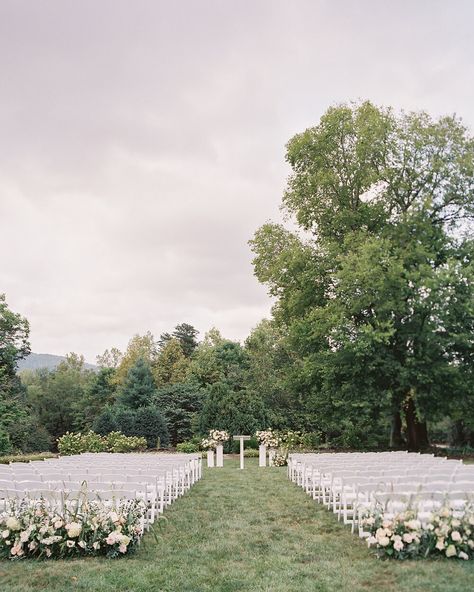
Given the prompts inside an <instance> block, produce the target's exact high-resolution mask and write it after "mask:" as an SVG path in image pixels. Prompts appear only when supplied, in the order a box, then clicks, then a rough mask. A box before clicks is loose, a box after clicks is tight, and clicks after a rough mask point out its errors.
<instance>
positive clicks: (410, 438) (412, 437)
mask: <svg viewBox="0 0 474 592" xmlns="http://www.w3.org/2000/svg"><path fill="white" fill-rule="evenodd" d="M404 411H405V421H406V424H407V445H408V450H423V449H424V448H428V446H429V442H428V428H427V425H426V421H420V420H419V419H418V416H417V413H416V406H415V400H414V397H413V393H411V392H410V393H409V395H408V397H407V399H406V401H405V404H404Z"/></svg>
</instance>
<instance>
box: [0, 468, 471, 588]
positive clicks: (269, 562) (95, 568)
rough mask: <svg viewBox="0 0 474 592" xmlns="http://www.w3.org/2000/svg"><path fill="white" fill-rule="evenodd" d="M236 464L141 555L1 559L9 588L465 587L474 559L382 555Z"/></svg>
mask: <svg viewBox="0 0 474 592" xmlns="http://www.w3.org/2000/svg"><path fill="white" fill-rule="evenodd" d="M237 466H238V463H237V461H236V460H227V459H226V466H225V468H224V469H214V470H210V471H206V473H205V477H204V479H203V480H202V481H201V482H200V483H198V484H197V485H196V486H195V487H194V488H193V490H192V491H191V492H189V493H188V494H187V495H186V496H185V497H184V498H182V499H180V500H179V501H177V502H176V503H175V504H174V505H173V507H172V508H171V509H170V510H169V511H167V512H166V514H165V516H166V519H164V520H163V521H162V522H161V524H160V526H157V527H156V532H157V535H158V542H155V540H154V539H153V537H151V536H149V535H148V536H147V537H146V541H145V542H146V545H144V546H142V548H141V549H140V551H139V553H137V554H136V555H135V556H133V557H130V558H127V559H122V560H117V561H108V560H104V559H90V560H72V561H51V562H32V561H23V562H15V563H10V562H5V561H3V562H0V590H2V591H5V592H27V591H28V592H30V591H34V590H38V591H39V590H41V591H42V592H50V591H51V592H56V591H58V592H59V591H61V592H66V591H67V592H70V591H75V590H84V591H85V590H87V591H88V592H95V591H97V592H99V591H100V592H109V591H110V592H112V591H113V592H125V591H126V592H160V591H162V592H237V591H239V592H240V591H242V592H243V591H245V592H264V591H265V592H310V591H311V592H318V591H321V592H322V591H324V592H340V591H341V592H345V591H350V592H357V591H367V590H373V591H374V592H379V591H383V592H395V591H396V592H399V591H400V592H405V591H406V592H422V591H423V592H468V591H470V590H474V562H470V563H469V564H468V563H467V562H466V563H460V562H456V561H417V562H405V563H395V562H388V561H380V560H377V559H376V558H375V557H374V556H373V553H371V552H370V551H369V550H368V549H367V547H366V545H365V544H364V543H363V542H361V541H359V540H358V539H357V537H355V536H353V535H351V533H350V532H349V531H348V529H347V528H345V527H343V526H342V525H340V524H339V523H338V522H337V520H336V519H335V518H334V516H333V515H332V514H330V513H329V512H327V511H326V510H324V509H323V508H321V507H320V506H318V505H317V504H315V503H314V502H312V501H311V500H310V498H309V497H307V496H306V495H305V494H304V493H303V492H302V491H301V490H299V489H298V488H296V487H295V486H294V485H292V484H291V483H289V482H288V481H287V480H286V476H285V472H284V469H265V470H264V469H258V467H257V464H256V461H255V460H254V459H252V460H247V466H246V469H245V470H244V471H239V470H238V468H237Z"/></svg>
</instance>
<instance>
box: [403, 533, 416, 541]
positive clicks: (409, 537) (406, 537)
mask: <svg viewBox="0 0 474 592" xmlns="http://www.w3.org/2000/svg"><path fill="white" fill-rule="evenodd" d="M402 538H403V541H404V542H405V543H408V544H410V543H412V542H413V535H412V534H410V533H409V532H405V533H404V534H403V537H402Z"/></svg>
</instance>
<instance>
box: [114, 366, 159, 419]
mask: <svg viewBox="0 0 474 592" xmlns="http://www.w3.org/2000/svg"><path fill="white" fill-rule="evenodd" d="M155 391H156V385H155V381H154V379H153V375H152V373H151V369H150V365H149V363H148V362H147V361H146V360H145V359H144V358H138V359H137V361H136V362H135V363H134V365H133V366H132V367H131V368H130V370H129V371H128V373H127V376H126V379H125V382H124V383H123V385H122V387H121V388H120V390H119V392H118V397H117V401H118V403H119V404H121V405H123V406H124V407H128V408H130V409H138V408H139V407H146V406H147V405H149V404H150V402H151V400H152V398H153V395H154V394H155Z"/></svg>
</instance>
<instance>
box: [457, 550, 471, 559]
mask: <svg viewBox="0 0 474 592" xmlns="http://www.w3.org/2000/svg"><path fill="white" fill-rule="evenodd" d="M458 557H459V559H464V561H467V560H468V559H469V555H468V554H467V553H464V551H459V555H458Z"/></svg>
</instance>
